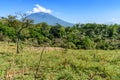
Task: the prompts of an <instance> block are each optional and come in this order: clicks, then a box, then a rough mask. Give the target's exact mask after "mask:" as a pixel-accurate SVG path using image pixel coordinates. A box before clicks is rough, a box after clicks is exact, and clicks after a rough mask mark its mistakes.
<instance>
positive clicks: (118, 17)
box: [0, 0, 120, 23]
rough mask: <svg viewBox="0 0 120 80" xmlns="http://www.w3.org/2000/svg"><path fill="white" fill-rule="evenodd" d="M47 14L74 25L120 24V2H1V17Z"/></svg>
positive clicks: (46, 0) (77, 0)
mask: <svg viewBox="0 0 120 80" xmlns="http://www.w3.org/2000/svg"><path fill="white" fill-rule="evenodd" d="M19 11H22V12H24V13H26V12H27V13H36V12H46V13H50V14H52V15H54V16H56V17H58V18H61V19H63V20H65V21H68V22H72V23H87V22H90V23H94V22H96V23H107V22H116V23H120V0H0V16H7V15H8V14H14V13H15V12H19Z"/></svg>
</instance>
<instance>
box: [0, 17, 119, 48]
mask: <svg viewBox="0 0 120 80" xmlns="http://www.w3.org/2000/svg"><path fill="white" fill-rule="evenodd" d="M7 20H9V21H6V19H4V18H1V19H0V41H9V42H16V41H17V40H16V39H17V33H16V29H18V28H17V27H19V24H20V23H22V22H21V21H19V20H17V19H16V18H15V19H10V18H7ZM19 36H20V41H21V42H22V43H27V44H31V45H34V46H52V47H53V46H54V47H63V48H73V49H104V50H106V49H120V25H118V24H114V25H106V24H95V23H93V24H92V23H87V24H76V25H74V26H73V27H64V26H62V25H60V24H56V25H55V26H51V25H48V24H47V23H44V22H43V23H39V24H33V23H32V22H31V23H30V25H29V26H27V27H26V28H25V29H23V30H21V34H20V35H19Z"/></svg>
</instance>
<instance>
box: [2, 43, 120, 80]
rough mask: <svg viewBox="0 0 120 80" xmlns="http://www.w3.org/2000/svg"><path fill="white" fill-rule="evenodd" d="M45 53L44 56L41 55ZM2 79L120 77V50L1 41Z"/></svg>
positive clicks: (112, 79) (116, 79) (119, 79)
mask: <svg viewBox="0 0 120 80" xmlns="http://www.w3.org/2000/svg"><path fill="white" fill-rule="evenodd" d="M41 53H42V56H41ZM0 80H120V50H72V49H63V48H52V47H44V48H43V47H33V46H29V45H22V49H21V52H20V54H16V46H15V44H14V43H7V42H0Z"/></svg>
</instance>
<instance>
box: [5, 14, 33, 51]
mask: <svg viewBox="0 0 120 80" xmlns="http://www.w3.org/2000/svg"><path fill="white" fill-rule="evenodd" d="M18 16H19V18H20V20H18V19H17V17H18ZM3 19H5V20H6V22H7V25H8V26H9V27H13V28H14V29H15V32H16V36H17V41H16V43H17V46H16V47H17V48H16V53H20V51H19V42H20V34H21V31H22V30H23V29H24V28H27V27H28V26H30V25H31V24H32V23H33V20H30V19H28V18H27V15H26V14H21V13H19V14H17V16H12V15H8V16H7V17H3Z"/></svg>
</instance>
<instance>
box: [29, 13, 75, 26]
mask: <svg viewBox="0 0 120 80" xmlns="http://www.w3.org/2000/svg"><path fill="white" fill-rule="evenodd" d="M27 17H28V18H29V19H32V20H34V23H35V24H37V23H41V22H46V23H48V24H49V25H56V24H57V23H58V24H60V25H62V26H73V24H72V23H69V22H66V21H63V20H61V19H59V18H57V17H55V16H53V15H51V14H48V13H44V12H39V13H33V14H30V15H28V16H27Z"/></svg>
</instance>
